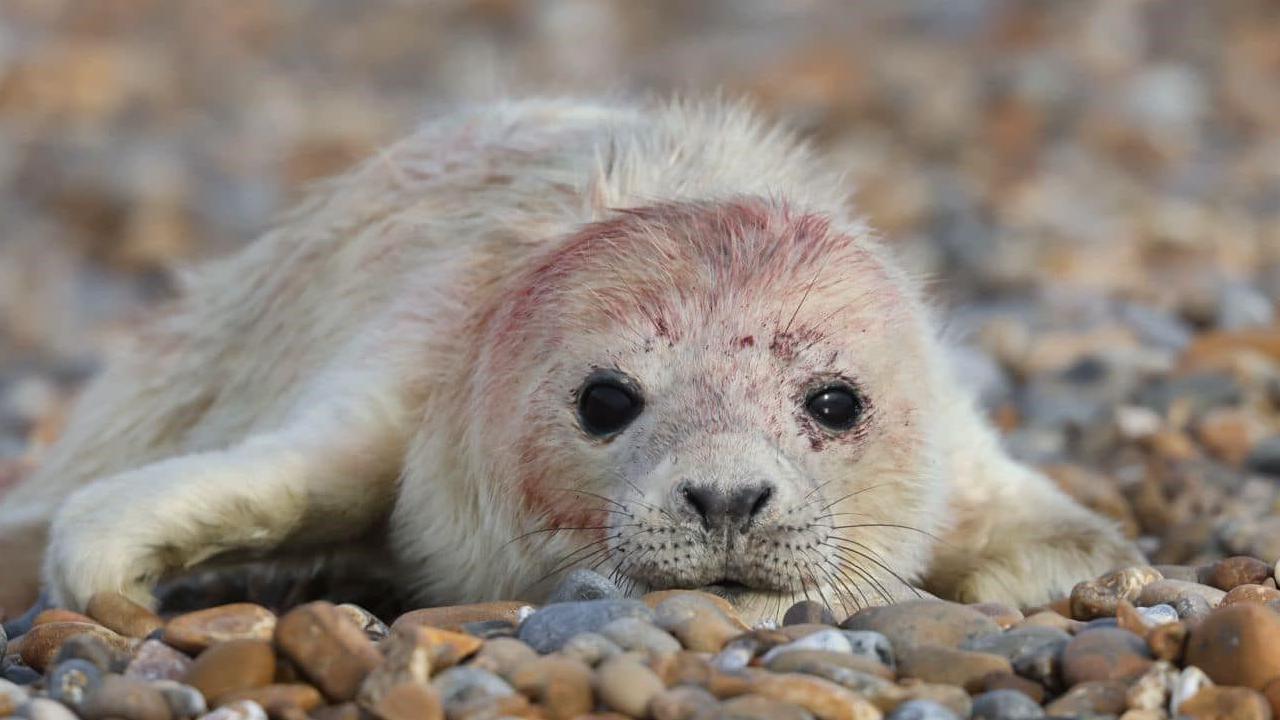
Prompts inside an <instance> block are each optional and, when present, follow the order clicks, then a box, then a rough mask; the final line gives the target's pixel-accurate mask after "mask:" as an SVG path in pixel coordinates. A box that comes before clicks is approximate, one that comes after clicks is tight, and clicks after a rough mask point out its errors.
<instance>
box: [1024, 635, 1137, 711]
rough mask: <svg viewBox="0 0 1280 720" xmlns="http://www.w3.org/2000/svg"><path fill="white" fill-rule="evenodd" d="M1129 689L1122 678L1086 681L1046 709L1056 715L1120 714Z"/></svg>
mask: <svg viewBox="0 0 1280 720" xmlns="http://www.w3.org/2000/svg"><path fill="white" fill-rule="evenodd" d="M1086 634H1087V633H1086ZM1127 690H1128V687H1127V684H1126V683H1125V682H1124V681H1121V680H1095V681H1090V682H1085V683H1081V684H1079V685H1076V686H1075V687H1073V688H1071V689H1070V690H1068V691H1067V692H1066V694H1064V695H1063V696H1062V697H1060V698H1058V699H1057V700H1054V701H1053V702H1051V703H1049V704H1048V705H1046V706H1045V708H1044V710H1045V713H1047V714H1048V715H1051V716H1055V717H1079V716H1092V715H1119V714H1120V713H1122V712H1124V708H1125V703H1126V701H1127Z"/></svg>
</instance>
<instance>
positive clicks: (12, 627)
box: [0, 594, 53, 638]
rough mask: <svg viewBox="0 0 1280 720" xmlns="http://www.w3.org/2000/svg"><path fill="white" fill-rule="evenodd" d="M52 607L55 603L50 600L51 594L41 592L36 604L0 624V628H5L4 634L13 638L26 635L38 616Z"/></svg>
mask: <svg viewBox="0 0 1280 720" xmlns="http://www.w3.org/2000/svg"><path fill="white" fill-rule="evenodd" d="M51 607H53V603H51V602H49V596H48V595H45V594H41V595H40V598H39V599H38V600H36V604H35V605H32V606H31V607H30V608H29V609H28V610H27V611H26V612H24V613H22V615H20V616H18V617H16V618H14V619H12V620H10V621H8V622H6V623H4V624H3V625H0V628H3V629H4V634H5V635H6V636H8V637H11V638H17V637H19V636H21V635H25V634H26V633H27V631H28V630H30V629H31V628H32V627H33V626H34V625H35V624H36V616H37V615H39V614H40V613H42V612H44V611H45V610H48V609H49V608H51Z"/></svg>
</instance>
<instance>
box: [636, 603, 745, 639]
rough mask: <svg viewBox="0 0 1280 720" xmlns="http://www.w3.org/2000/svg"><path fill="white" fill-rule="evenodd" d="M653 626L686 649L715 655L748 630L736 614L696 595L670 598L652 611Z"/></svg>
mask: <svg viewBox="0 0 1280 720" xmlns="http://www.w3.org/2000/svg"><path fill="white" fill-rule="evenodd" d="M653 615H654V624H656V625H657V626H658V627H660V628H662V629H663V630H666V631H667V632H669V633H671V634H672V635H675V636H676V638H678V639H679V640H680V643H681V644H682V645H684V647H685V648H686V649H689V650H693V651H696V652H712V653H714V652H719V651H720V649H721V648H723V647H724V645H725V643H727V642H729V640H731V639H733V638H735V637H737V636H738V635H741V634H742V633H744V632H746V631H747V630H748V628H747V625H746V623H744V622H742V620H741V619H740V618H739V617H738V616H737V614H736V613H726V612H725V611H724V610H722V609H721V608H720V607H719V606H718V605H716V604H714V603H711V602H708V601H707V600H706V599H704V598H703V597H701V596H700V595H698V594H693V593H688V594H679V595H673V596H671V597H669V598H667V599H666V600H663V601H662V602H661V603H659V604H658V606H657V607H656V608H654V610H653Z"/></svg>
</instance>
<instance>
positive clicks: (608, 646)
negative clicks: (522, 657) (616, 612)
mask: <svg viewBox="0 0 1280 720" xmlns="http://www.w3.org/2000/svg"><path fill="white" fill-rule="evenodd" d="M521 645H524V643H521ZM525 647H529V646H528V645H525ZM622 652H623V650H622V648H620V647H618V644H617V643H615V642H614V641H612V640H610V639H609V638H607V637H605V636H603V635H601V634H600V633H594V632H584V633H582V634H581V635H574V636H573V637H572V638H569V642H566V643H565V644H564V647H562V648H560V654H561V655H564V656H565V657H571V658H573V659H575V660H581V661H582V662H584V663H586V664H587V665H590V666H591V667H595V666H597V665H599V664H600V663H601V662H602V661H604V660H608V659H609V658H611V657H613V656H614V655H620V654H622Z"/></svg>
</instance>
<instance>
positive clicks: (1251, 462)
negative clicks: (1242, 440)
mask: <svg viewBox="0 0 1280 720" xmlns="http://www.w3.org/2000/svg"><path fill="white" fill-rule="evenodd" d="M1245 467H1246V468H1248V469H1249V470H1250V471H1251V472H1255V473H1259V474H1261V475H1270V476H1271V477H1280V435H1273V436H1271V437H1268V438H1263V439H1262V440H1259V441H1258V442H1257V443H1256V444H1254V446H1253V449H1252V450H1250V451H1249V456H1248V457H1247V458H1245Z"/></svg>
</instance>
